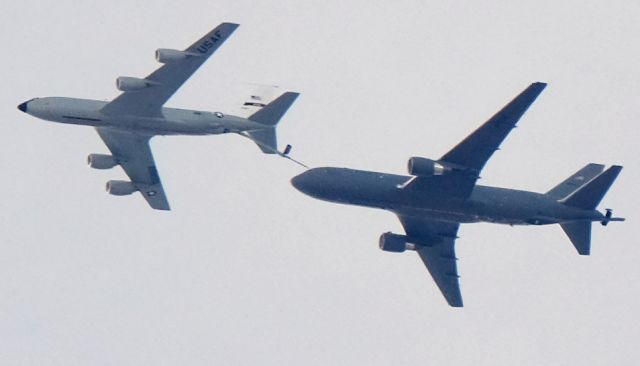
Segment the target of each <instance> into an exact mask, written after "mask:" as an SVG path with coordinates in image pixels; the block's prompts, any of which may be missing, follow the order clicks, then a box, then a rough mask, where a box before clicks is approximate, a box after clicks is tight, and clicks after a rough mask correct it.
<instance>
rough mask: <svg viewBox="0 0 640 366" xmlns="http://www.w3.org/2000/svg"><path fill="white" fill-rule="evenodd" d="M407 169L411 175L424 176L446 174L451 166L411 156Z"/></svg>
mask: <svg viewBox="0 0 640 366" xmlns="http://www.w3.org/2000/svg"><path fill="white" fill-rule="evenodd" d="M407 170H408V171H409V174H411V175H416V176H419V177H426V176H431V175H443V174H447V173H448V172H450V171H451V168H449V167H448V166H446V165H444V164H442V163H440V162H437V161H435V160H431V159H427V158H418V157H413V158H411V159H409V163H408V164H407Z"/></svg>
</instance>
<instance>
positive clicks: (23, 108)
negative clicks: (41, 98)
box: [18, 102, 29, 113]
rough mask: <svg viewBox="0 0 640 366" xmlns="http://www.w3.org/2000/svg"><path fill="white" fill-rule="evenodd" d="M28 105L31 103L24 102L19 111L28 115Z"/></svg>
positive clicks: (19, 106)
mask: <svg viewBox="0 0 640 366" xmlns="http://www.w3.org/2000/svg"><path fill="white" fill-rule="evenodd" d="M27 103H29V102H24V103H21V104H19V105H18V109H19V110H21V111H23V112H24V113H27Z"/></svg>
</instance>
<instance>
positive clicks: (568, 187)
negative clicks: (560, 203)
mask: <svg viewBox="0 0 640 366" xmlns="http://www.w3.org/2000/svg"><path fill="white" fill-rule="evenodd" d="M603 170H604V165H602V164H593V163H591V164H587V165H585V166H584V168H582V169H580V170H578V171H577V172H576V173H575V174H573V175H572V176H570V177H569V178H567V179H565V180H564V181H563V182H562V183H560V184H558V185H557V186H555V187H553V189H551V190H550V191H549V192H547V193H546V195H547V196H549V197H551V198H553V199H556V200H561V199H563V198H565V197H567V196H569V195H570V194H571V193H573V192H575V191H577V190H578V189H579V188H580V187H582V186H583V185H585V184H587V183H589V181H591V180H592V179H593V178H595V177H597V176H598V174H600V173H602V171H603Z"/></svg>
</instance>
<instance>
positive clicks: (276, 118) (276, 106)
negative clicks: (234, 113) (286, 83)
mask: <svg viewBox="0 0 640 366" xmlns="http://www.w3.org/2000/svg"><path fill="white" fill-rule="evenodd" d="M298 95H300V93H294V92H286V93H284V94H282V95H281V96H279V97H278V98H276V99H275V100H274V101H273V102H271V103H269V104H267V105H265V106H264V107H262V108H260V109H259V110H258V111H257V112H255V113H254V114H252V115H251V116H249V119H250V120H252V121H254V122H258V123H261V124H263V125H266V126H275V125H277V124H278V122H280V119H281V118H282V116H284V114H285V113H286V112H287V110H288V109H289V107H291V105H292V104H293V102H295V101H296V98H298Z"/></svg>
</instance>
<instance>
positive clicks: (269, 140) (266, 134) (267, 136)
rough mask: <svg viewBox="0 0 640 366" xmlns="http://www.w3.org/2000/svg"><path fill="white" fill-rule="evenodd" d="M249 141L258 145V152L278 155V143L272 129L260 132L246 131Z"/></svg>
mask: <svg viewBox="0 0 640 366" xmlns="http://www.w3.org/2000/svg"><path fill="white" fill-rule="evenodd" d="M247 134H248V135H249V136H250V138H251V140H253V142H255V143H256V145H258V147H259V148H260V150H262V152H263V153H265V154H277V153H278V141H277V138H276V129H275V128H274V127H269V128H264V129H261V130H253V131H247Z"/></svg>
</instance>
